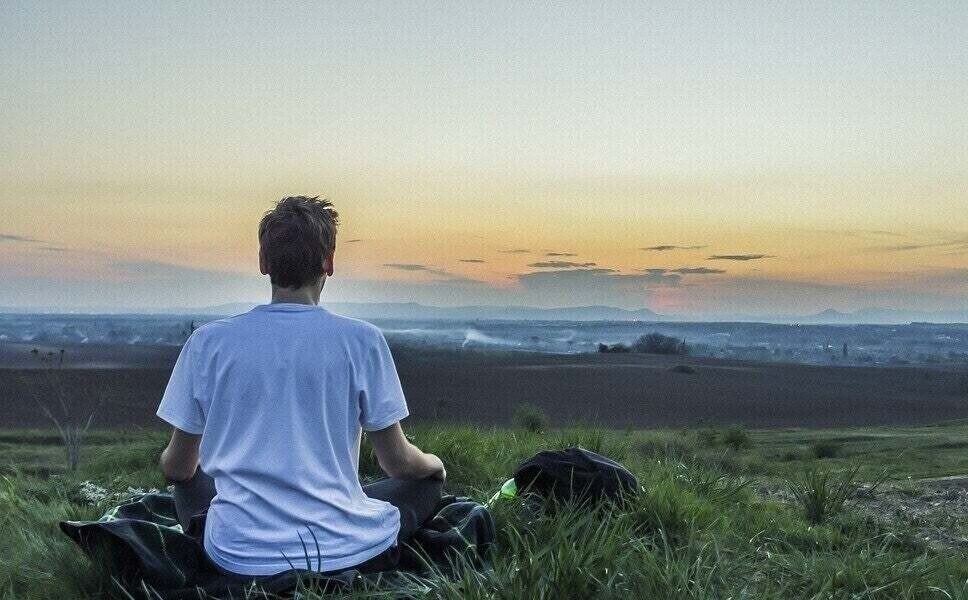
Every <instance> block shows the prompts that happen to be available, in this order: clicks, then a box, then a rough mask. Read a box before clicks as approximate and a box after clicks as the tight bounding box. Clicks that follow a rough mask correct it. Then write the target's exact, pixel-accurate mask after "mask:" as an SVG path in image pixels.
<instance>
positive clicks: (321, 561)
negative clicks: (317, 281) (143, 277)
mask: <svg viewBox="0 0 968 600" xmlns="http://www.w3.org/2000/svg"><path fill="white" fill-rule="evenodd" d="M407 414H408V413H407V404H406V400H405V399H404V396H403V390H402V389H401V387H400V379H399V377H398V376H397V371H396V368H395V367H394V364H393V357H392V356H391V355H390V349H389V348H388V347H387V343H386V339H384V337H383V334H382V333H381V332H380V330H379V329H377V328H376V327H374V326H373V325H371V324H369V323H366V322H364V321H359V320H356V319H350V318H346V317H341V316H337V315H334V314H332V313H330V312H329V311H327V310H325V309H323V308H320V307H317V306H310V305H304V304H287V303H278V304H266V305H262V306H257V307H256V308H254V309H252V310H251V311H250V312H248V313H245V314H242V315H238V316H235V317H231V318H228V319H222V320H219V321H214V322H212V323H208V324H206V325H205V326H203V327H201V328H199V329H198V330H197V331H195V332H194V333H193V334H192V335H191V337H190V338H189V339H188V341H187V342H186V343H185V346H184V348H182V351H181V354H180V355H179V357H178V361H177V362H176V363H175V368H174V371H173V372H172V374H171V380H170V381H169V382H168V387H167V389H166V390H165V395H164V398H163V399H162V401H161V406H159V407H158V416H159V417H161V418H162V419H164V420H165V421H167V422H168V423H170V424H171V425H173V426H174V427H177V428H178V429H181V430H182V431H186V432H188V433H193V434H201V436H202V441H201V447H200V450H199V452H200V464H201V468H202V470H204V471H205V472H206V473H208V474H209V475H211V476H212V477H213V478H214V479H215V488H216V490H217V493H216V496H215V499H214V500H212V505H211V508H210V509H209V511H208V519H207V522H206V526H205V550H206V552H207V553H208V555H209V556H210V557H211V558H212V560H213V561H215V562H216V563H218V564H219V565H220V566H221V567H222V568H224V569H226V570H229V571H232V572H234V573H239V574H242V575H271V574H274V573H279V572H281V571H286V570H289V569H291V568H293V567H295V568H306V559H307V557H308V559H309V563H310V564H311V566H312V568H313V569H314V570H321V571H332V570H337V569H344V568H347V567H352V566H355V565H357V564H359V563H361V562H363V561H365V560H367V559H369V558H372V557H374V556H376V555H377V554H379V553H380V552H382V551H383V550H385V549H387V548H388V547H390V546H391V545H393V544H394V543H395V542H396V537H397V533H398V532H399V529H400V513H399V511H398V510H397V509H396V508H395V507H394V506H392V505H391V504H388V503H386V502H382V501H379V500H373V499H370V498H368V497H367V496H366V495H365V494H364V493H363V489H362V488H361V487H360V481H359V471H358V469H359V457H360V437H361V435H362V433H361V429H365V430H367V431H376V430H379V429H384V428H386V427H389V426H390V425H392V424H394V423H396V422H397V421H399V420H401V419H403V418H404V417H406V416H407ZM300 538H301V539H300ZM317 543H318V546H319V552H318V554H317V551H316V546H317Z"/></svg>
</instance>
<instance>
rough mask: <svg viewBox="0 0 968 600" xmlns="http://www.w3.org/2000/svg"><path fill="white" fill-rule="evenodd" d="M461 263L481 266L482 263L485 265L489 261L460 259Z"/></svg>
mask: <svg viewBox="0 0 968 600" xmlns="http://www.w3.org/2000/svg"><path fill="white" fill-rule="evenodd" d="M459 262H462V263H476V264H481V263H485V262H487V261H486V260H484V259H483V258H462V259H460V261H459Z"/></svg>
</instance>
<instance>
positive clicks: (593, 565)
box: [0, 427, 968, 600]
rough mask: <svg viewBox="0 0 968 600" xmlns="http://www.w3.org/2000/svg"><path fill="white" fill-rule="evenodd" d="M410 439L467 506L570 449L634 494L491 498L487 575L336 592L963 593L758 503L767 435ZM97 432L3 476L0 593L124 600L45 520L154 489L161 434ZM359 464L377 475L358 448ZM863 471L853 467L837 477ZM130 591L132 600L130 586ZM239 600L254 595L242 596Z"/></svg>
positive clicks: (797, 511)
mask: <svg viewBox="0 0 968 600" xmlns="http://www.w3.org/2000/svg"><path fill="white" fill-rule="evenodd" d="M413 438H414V441H415V442H416V443H417V444H418V445H420V446H421V447H423V448H425V449H426V450H428V451H430V452H434V453H437V454H439V455H440V456H441V457H442V458H443V459H444V461H445V462H446V463H447V465H448V473H449V474H450V480H449V482H448V488H449V489H450V490H451V491H454V492H457V493H462V494H468V495H471V496H473V497H476V498H478V499H480V500H483V499H485V498H488V497H490V495H491V494H492V493H493V491H494V490H495V489H496V488H497V487H498V486H499V485H500V484H501V483H502V482H503V481H504V480H505V479H506V478H507V477H508V476H509V475H510V473H511V472H512V470H513V469H514V466H515V465H516V464H517V463H518V462H520V461H521V460H523V459H524V458H527V457H528V456H530V455H532V454H534V453H535V452H537V451H539V450H542V449H546V448H550V447H563V446H571V445H580V446H583V447H586V448H589V449H591V450H595V451H597V452H601V453H603V454H606V455H608V456H611V457H612V458H615V459H616V460H619V461H621V462H622V463H624V464H626V465H627V466H629V467H630V468H631V469H632V470H633V472H634V473H635V474H636V476H637V477H638V479H639V483H640V488H641V489H640V491H639V493H638V494H637V495H636V497H635V498H634V499H632V500H631V501H630V502H628V503H626V504H624V505H622V506H621V507H618V506H600V507H591V508H589V507H587V506H574V505H567V504H566V505H562V506H558V507H556V508H555V509H554V510H536V509H534V508H533V507H531V506H530V505H528V504H527V503H523V502H520V501H516V500H512V501H506V502H503V503H499V504H497V505H496V506H495V507H494V515H495V518H496V521H497V524H498V543H497V545H496V550H495V552H494V553H493V555H492V556H491V557H490V558H491V560H490V566H489V568H486V569H480V568H476V567H475V566H474V565H472V564H470V563H467V562H464V561H457V562H456V563H455V564H453V565H452V566H451V568H438V567H434V568H428V569H426V570H425V571H424V572H422V573H418V574H410V575H404V576H400V577H395V578H393V579H392V580H381V581H376V582H374V581H369V582H367V583H366V584H365V585H364V587H363V588H362V589H359V590H355V591H354V592H353V593H351V594H348V595H345V597H350V598H362V597H367V598H391V597H415V598H440V599H453V600H456V599H458V598H470V599H485V598H487V599H508V600H510V599H518V598H526V599H531V598H535V599H549V600H550V599H555V600H559V599H561V600H569V599H575V600H577V599H586V598H605V599H610V598H616V599H618V598H622V599H626V598H670V599H699V598H703V599H705V598H737V599H738V598H748V599H759V598H767V599H771V598H774V599H780V598H784V599H786V598H811V599H812V598H817V599H820V598H834V599H837V598H844V599H848V598H884V599H888V598H891V599H893V598H901V599H905V598H910V599H914V598H918V599H921V598H924V599H928V598H938V599H942V598H954V599H965V598H966V591H968V558H966V557H965V555H964V553H961V554H957V553H952V552H948V553H944V552H936V551H933V550H931V549H930V548H928V547H927V546H925V545H923V544H921V543H920V542H919V541H918V539H917V536H915V535H912V534H911V532H910V531H907V530H905V529H903V527H905V526H904V525H900V524H898V525H892V524H889V523H885V522H882V521H877V520H873V519H871V518H870V517H868V516H865V515H863V514H861V513H859V512H858V511H856V510H855V509H854V507H853V506H852V505H851V503H850V502H848V501H846V500H845V501H844V502H843V503H840V502H839V500H838V498H839V496H837V498H834V497H833V496H835V495H836V494H832V495H831V494H828V500H826V501H820V503H821V504H823V503H824V502H826V508H825V509H824V517H823V518H822V519H815V518H813V517H811V515H810V514H808V513H807V511H806V509H805V504H804V501H803V500H802V499H799V498H798V497H797V496H796V495H794V496H793V497H791V498H790V499H789V500H788V501H778V500H769V499H765V498H764V497H763V496H762V495H761V494H759V493H758V491H757V489H758V486H760V485H762V484H764V483H767V482H770V481H772V482H773V483H774V484H777V483H779V481H777V480H776V479H775V478H773V477H772V476H770V475H769V474H768V471H769V470H768V469H766V468H765V467H763V466H762V464H763V461H764V460H767V459H766V458H765V457H767V456H769V455H768V454H764V452H774V451H775V450H773V449H772V446H771V449H770V450H760V447H761V446H764V445H766V443H765V441H764V439H763V438H762V437H761V435H760V434H758V433H755V432H753V433H750V434H749V440H750V444H749V446H747V447H742V446H744V445H740V446H741V447H738V448H733V447H732V446H730V445H726V444H723V445H720V444H715V445H714V447H712V448H710V447H709V446H708V444H707V443H706V442H704V441H703V439H702V436H700V435H697V434H695V433H692V432H617V431H606V430H600V429H571V430H558V431H548V432H545V433H540V432H531V431H527V430H526V429H514V430H498V429H495V430H487V431H482V430H476V429H472V428H461V427H425V428H418V429H416V430H415V431H414V432H413ZM102 441H103V443H101V444H100V445H98V446H97V447H94V448H92V449H91V451H90V453H89V454H88V455H87V456H86V457H85V460H84V461H83V462H82V464H81V467H80V470H79V471H78V472H77V473H76V474H71V475H55V476H51V477H45V476H38V475H36V474H29V473H23V472H18V471H17V470H16V469H15V468H14V469H10V470H8V471H7V472H6V474H5V475H4V476H3V478H2V479H0V531H2V532H3V535H0V557H2V559H0V597H3V598H83V597H105V596H108V595H112V596H115V597H126V596H125V594H124V593H123V592H122V591H121V590H119V589H118V588H117V586H116V585H115V584H113V583H112V582H111V581H110V580H106V579H105V578H104V577H103V576H102V575H101V574H99V573H98V571H97V569H96V568H95V566H94V565H91V564H90V563H89V562H88V561H87V559H86V558H84V556H83V555H82V554H81V552H80V551H79V550H78V549H77V548H75V547H74V545H73V544H72V543H71V542H70V541H69V540H68V539H67V538H66V537H64V536H63V535H62V534H61V533H60V532H59V531H58V530H57V526H56V522H57V521H59V520H63V519H90V518H96V517H97V516H99V515H100V514H101V513H102V512H103V511H104V510H105V509H106V508H107V507H108V506H107V505H108V504H111V503H113V502H112V501H111V500H103V501H101V502H99V503H95V504H94V505H91V504H90V503H89V502H87V501H85V500H84V499H83V498H79V497H78V495H77V490H78V488H79V486H80V484H81V482H82V481H84V480H86V479H91V480H94V481H95V482H96V483H97V484H99V485H102V486H106V487H110V488H112V489H114V490H124V489H126V488H127V487H128V486H134V487H158V486H159V485H161V481H160V476H159V475H158V473H157V467H156V461H157V453H158V452H159V451H160V447H161V444H162V443H163V438H162V437H160V436H158V435H155V434H145V435H144V436H142V437H137V436H135V437H134V438H130V437H129V438H127V439H125V440H124V441H123V442H120V443H117V444H111V443H109V440H102ZM758 452H760V454H757V453H758ZM727 459H728V460H727ZM838 460H839V459H838ZM782 464H784V465H790V464H791V463H782ZM794 464H795V465H796V467H797V468H802V465H800V464H799V463H794ZM819 464H820V463H816V465H819ZM828 464H830V463H829V461H828V460H825V461H824V465H828ZM816 465H815V466H816ZM835 466H836V465H835ZM770 468H773V467H772V466H771V467H770ZM757 469H759V471H757ZM361 473H362V475H363V476H364V477H375V476H377V475H378V467H377V465H376V462H375V460H374V459H373V457H372V455H371V454H370V453H369V450H368V448H367V447H364V451H363V456H362V457H361ZM862 476H863V472H861V471H856V472H854V473H853V475H852V478H853V479H850V478H848V479H850V481H851V484H850V485H855V484H856V483H857V479H858V478H860V477H862ZM837 477H840V475H836V476H835V475H829V476H828V479H827V480H826V481H825V482H824V483H823V485H820V483H819V482H816V481H815V482H814V483H815V484H816V485H812V489H813V490H814V491H822V490H827V492H830V491H831V488H830V486H831V485H833V483H831V482H832V481H833V482H834V483H836V482H837V481H841V480H840V479H837ZM831 478H833V479H831ZM843 481H847V480H843ZM848 488H849V485H847V484H845V485H844V487H843V489H842V490H841V492H838V493H839V495H840V496H844V495H845V493H844V490H847V489H848ZM825 493H826V492H825ZM771 497H772V496H771ZM818 500H819V499H818ZM831 502H832V503H833V504H834V505H836V506H834V508H831ZM303 592H304V593H303V597H305V598H316V597H323V596H321V594H320V593H319V591H318V590H314V589H313V588H312V587H311V586H309V587H307V589H305V590H303ZM130 594H131V596H132V597H141V595H139V594H138V593H137V590H131V591H130ZM248 597H251V598H257V597H262V596H261V595H260V594H259V593H258V592H257V591H252V592H251V593H250V594H248ZM326 597H333V596H326ZM336 597H340V596H338V595H337V596H336Z"/></svg>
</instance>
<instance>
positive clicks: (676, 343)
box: [632, 332, 689, 354]
mask: <svg viewBox="0 0 968 600" xmlns="http://www.w3.org/2000/svg"><path fill="white" fill-rule="evenodd" d="M632 351H634V352H639V353H642V354H689V348H688V347H687V346H686V341H685V340H680V339H678V338H674V337H672V336H668V335H662V334H661V333H655V332H652V333H647V334H645V335H643V336H642V337H640V338H639V339H637V340H636V341H635V343H634V344H632Z"/></svg>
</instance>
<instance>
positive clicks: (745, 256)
mask: <svg viewBox="0 0 968 600" xmlns="http://www.w3.org/2000/svg"><path fill="white" fill-rule="evenodd" d="M763 258H775V257H774V256H773V255H772V254H713V255H712V256H710V257H708V258H706V260H736V261H747V260H760V259H763Z"/></svg>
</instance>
